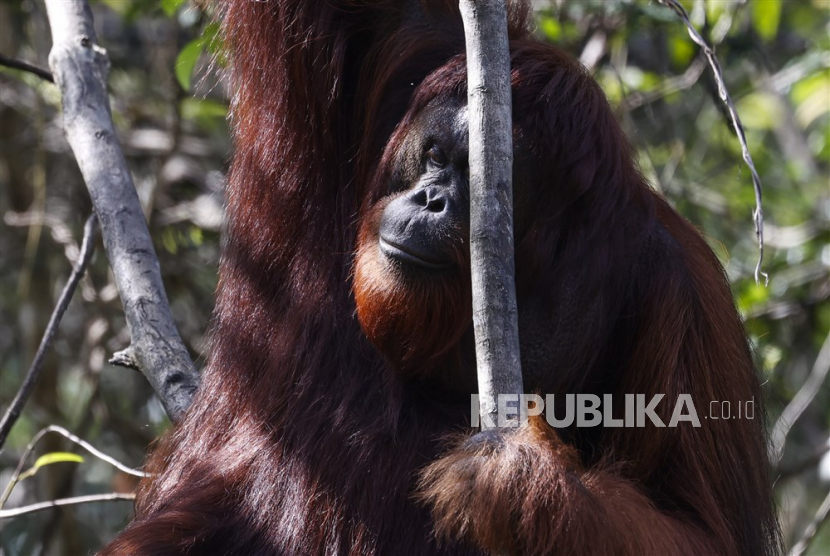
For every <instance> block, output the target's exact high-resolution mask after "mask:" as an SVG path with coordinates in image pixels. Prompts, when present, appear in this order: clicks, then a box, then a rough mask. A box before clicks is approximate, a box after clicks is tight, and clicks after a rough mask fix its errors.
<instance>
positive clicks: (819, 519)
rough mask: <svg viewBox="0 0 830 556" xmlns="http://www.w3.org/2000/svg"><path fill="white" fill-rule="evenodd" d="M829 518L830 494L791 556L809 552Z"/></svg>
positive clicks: (791, 552) (799, 555) (791, 551)
mask: <svg viewBox="0 0 830 556" xmlns="http://www.w3.org/2000/svg"><path fill="white" fill-rule="evenodd" d="M828 518H830V493H828V494H827V497H826V498H825V499H824V502H822V503H821V506H820V507H819V509H818V512H816V515H815V517H814V518H813V521H812V522H810V524H809V525H808V526H807V529H805V530H804V535H803V536H802V537H801V539H800V540H799V541H798V542H797V543H795V546H793V548H792V550H790V555H789V556H801V555H802V554H804V553H805V552H807V549H808V548H810V545H811V544H812V543H813V540H814V539H815V538H816V534H817V533H818V531H819V529H820V528H821V526H822V525H824V524H825V523H826V522H827V519H828Z"/></svg>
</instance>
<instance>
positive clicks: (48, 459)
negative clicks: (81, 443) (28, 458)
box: [18, 452, 84, 481]
mask: <svg viewBox="0 0 830 556" xmlns="http://www.w3.org/2000/svg"><path fill="white" fill-rule="evenodd" d="M83 461H84V458H83V457H82V456H79V455H78V454H73V453H72V452H50V453H48V454H43V455H42V456H40V457H39V458H37V460H36V461H35V464H34V465H33V466H32V467H31V469H28V470H27V471H24V472H23V473H21V474H20V477H19V478H18V481H22V480H23V479H26V478H28V477H31V476H33V475H34V474H35V473H37V472H38V471H39V470H40V468H41V467H43V466H46V465H52V464H53V463H67V462H69V463H83Z"/></svg>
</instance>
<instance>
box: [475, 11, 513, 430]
mask: <svg viewBox="0 0 830 556" xmlns="http://www.w3.org/2000/svg"><path fill="white" fill-rule="evenodd" d="M460 6H461V17H462V19H463V21H464V35H465V38H466V42H467V110H468V118H469V128H470V139H469V141H470V151H469V153H470V154H469V164H470V267H471V273H472V284H473V326H474V329H475V343H476V364H477V365H476V366H477V369H478V385H479V404H480V412H481V428H482V430H486V429H489V428H493V427H497V426H515V425H516V420H510V422H506V421H505V417H506V416H504V415H503V416H502V420H501V422H500V421H499V419H498V417H499V411H498V403H497V399H498V395H499V394H514V395H517V400H518V399H519V398H518V395H520V394H521V393H522V371H521V360H520V357H519V329H518V309H517V305H516V285H515V270H514V252H513V186H512V173H513V133H512V124H511V117H512V115H511V91H510V49H509V45H508V41H507V6H506V4H505V2H504V1H503V0H461V3H460ZM521 405H522V404H521V403H520V404H519V411H520V412H521V414H524V413H525V411H523V409H524V408H522V407H521Z"/></svg>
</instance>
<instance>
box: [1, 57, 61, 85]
mask: <svg viewBox="0 0 830 556" xmlns="http://www.w3.org/2000/svg"><path fill="white" fill-rule="evenodd" d="M0 66H4V67H7V68H12V69H16V70H21V71H25V72H28V73H31V74H33V75H36V76H38V77H40V78H41V79H43V80H45V81H48V82H49V83H54V82H55V79H54V78H53V77H52V74H51V73H49V72H48V71H47V70H45V69H43V68H39V67H37V66H33V65H32V64H29V63H28V62H24V61H22V60H15V59H14V58H9V57H7V56H3V55H2V54H0Z"/></svg>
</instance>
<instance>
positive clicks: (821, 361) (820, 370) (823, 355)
mask: <svg viewBox="0 0 830 556" xmlns="http://www.w3.org/2000/svg"><path fill="white" fill-rule="evenodd" d="M828 372H830V334H828V335H827V337H826V338H825V339H824V344H822V346H821V350H820V351H819V352H818V357H816V362H815V363H814V364H813V369H812V370H811V371H810V376H808V377H807V380H806V381H805V382H804V385H803V386H802V387H801V389H800V390H799V391H798V393H796V395H795V397H793V399H792V400H791V401H790V403H789V404H787V407H785V408H784V411H782V412H781V416H780V417H779V418H778V420H777V421H776V422H775V427H773V429H772V441H771V442H770V445H771V447H772V463H773V465H775V464H777V463H778V462H779V461H781V456H782V455H783V454H784V445H785V444H786V442H787V435H788V434H789V433H790V429H792V426H793V425H794V424H795V422H796V421H797V420H798V418H799V417H801V414H802V413H804V410H805V409H807V407H808V406H809V405H810V403H811V402H812V401H813V398H815V397H816V394H818V391H819V389H820V388H821V386H822V384H824V379H825V378H827V374H828Z"/></svg>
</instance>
